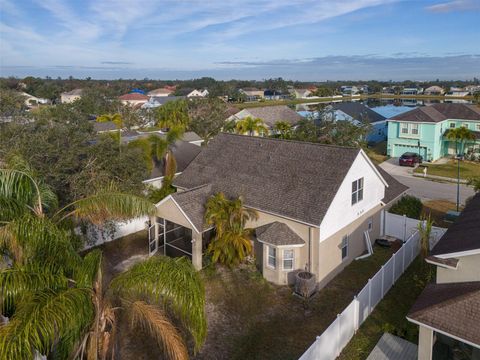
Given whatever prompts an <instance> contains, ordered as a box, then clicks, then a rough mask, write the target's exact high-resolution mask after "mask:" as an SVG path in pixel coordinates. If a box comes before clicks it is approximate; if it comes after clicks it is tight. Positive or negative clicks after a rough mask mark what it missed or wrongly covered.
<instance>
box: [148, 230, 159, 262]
mask: <svg viewBox="0 0 480 360" xmlns="http://www.w3.org/2000/svg"><path fill="white" fill-rule="evenodd" d="M157 251H158V239H157V237H156V236H155V225H152V226H150V227H149V228H148V255H149V256H152V255H153V254H155V253H156V252H157Z"/></svg>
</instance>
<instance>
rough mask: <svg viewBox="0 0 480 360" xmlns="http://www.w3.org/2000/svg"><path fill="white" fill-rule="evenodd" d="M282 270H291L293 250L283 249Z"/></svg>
mask: <svg viewBox="0 0 480 360" xmlns="http://www.w3.org/2000/svg"><path fill="white" fill-rule="evenodd" d="M283 270H293V250H283Z"/></svg>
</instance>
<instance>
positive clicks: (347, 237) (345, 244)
mask: <svg viewBox="0 0 480 360" xmlns="http://www.w3.org/2000/svg"><path fill="white" fill-rule="evenodd" d="M349 240H350V235H348V234H347V235H343V237H342V243H341V244H340V255H341V256H342V261H344V260H345V259H347V258H348V243H349ZM343 249H345V256H343Z"/></svg>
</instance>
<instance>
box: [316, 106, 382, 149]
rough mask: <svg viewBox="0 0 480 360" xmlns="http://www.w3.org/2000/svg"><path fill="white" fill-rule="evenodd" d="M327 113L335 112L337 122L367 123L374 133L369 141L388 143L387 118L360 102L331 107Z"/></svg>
mask: <svg viewBox="0 0 480 360" xmlns="http://www.w3.org/2000/svg"><path fill="white" fill-rule="evenodd" d="M325 111H326V113H327V114H328V113H329V112H333V114H334V117H335V120H347V121H351V122H353V123H355V122H367V123H369V124H370V125H371V126H372V131H371V132H370V134H368V136H367V141H368V142H372V143H378V142H381V141H386V140H387V137H388V131H387V121H386V118H385V116H383V115H380V114H379V113H377V112H376V111H374V110H372V109H370V108H369V107H368V106H366V105H364V104H362V103H359V102H342V103H336V104H332V105H329V106H327V107H326V108H325Z"/></svg>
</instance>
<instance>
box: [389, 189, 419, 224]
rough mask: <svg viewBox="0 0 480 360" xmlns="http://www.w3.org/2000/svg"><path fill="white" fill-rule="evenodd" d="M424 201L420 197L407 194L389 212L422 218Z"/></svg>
mask: <svg viewBox="0 0 480 360" xmlns="http://www.w3.org/2000/svg"><path fill="white" fill-rule="evenodd" d="M422 208H423V205H422V202H421V201H420V199H419V198H416V197H415V196H411V195H405V196H404V197H402V198H401V199H400V200H398V201H397V202H396V203H395V204H393V206H392V207H391V208H390V210H389V212H390V213H392V214H397V215H407V217H409V218H412V219H420V214H421V213H422Z"/></svg>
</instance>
